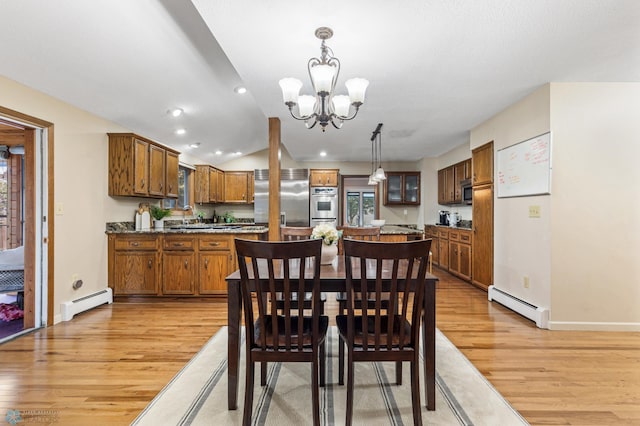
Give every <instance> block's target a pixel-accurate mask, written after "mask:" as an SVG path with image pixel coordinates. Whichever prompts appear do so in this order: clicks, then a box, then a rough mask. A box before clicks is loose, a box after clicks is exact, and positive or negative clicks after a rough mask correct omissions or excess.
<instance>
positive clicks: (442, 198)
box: [438, 169, 447, 205]
mask: <svg viewBox="0 0 640 426" xmlns="http://www.w3.org/2000/svg"><path fill="white" fill-rule="evenodd" d="M446 172H447V170H446V169H441V170H438V204H441V205H445V204H447V173H446Z"/></svg>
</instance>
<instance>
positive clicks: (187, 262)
mask: <svg viewBox="0 0 640 426" xmlns="http://www.w3.org/2000/svg"><path fill="white" fill-rule="evenodd" d="M184 267H185V269H186V268H188V267H189V261H188V260H185V261H184Z"/></svg>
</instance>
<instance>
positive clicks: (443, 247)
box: [438, 239, 449, 270]
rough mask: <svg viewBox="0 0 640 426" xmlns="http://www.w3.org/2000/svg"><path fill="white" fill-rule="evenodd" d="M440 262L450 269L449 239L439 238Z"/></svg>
mask: <svg viewBox="0 0 640 426" xmlns="http://www.w3.org/2000/svg"><path fill="white" fill-rule="evenodd" d="M438 246H439V247H438V256H439V261H440V262H439V264H440V267H441V268H442V269H445V270H448V269H449V240H443V239H439V240H438Z"/></svg>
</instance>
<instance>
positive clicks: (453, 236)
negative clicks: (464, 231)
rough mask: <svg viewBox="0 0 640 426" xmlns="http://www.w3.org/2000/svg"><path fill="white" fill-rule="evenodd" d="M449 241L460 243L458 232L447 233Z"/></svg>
mask: <svg viewBox="0 0 640 426" xmlns="http://www.w3.org/2000/svg"><path fill="white" fill-rule="evenodd" d="M449 240H450V241H460V232H458V231H449Z"/></svg>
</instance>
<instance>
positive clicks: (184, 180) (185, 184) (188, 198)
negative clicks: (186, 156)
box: [162, 164, 194, 211]
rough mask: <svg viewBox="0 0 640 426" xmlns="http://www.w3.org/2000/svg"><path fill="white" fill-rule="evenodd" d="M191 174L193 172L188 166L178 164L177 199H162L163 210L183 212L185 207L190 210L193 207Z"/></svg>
mask: <svg viewBox="0 0 640 426" xmlns="http://www.w3.org/2000/svg"><path fill="white" fill-rule="evenodd" d="M193 174H194V170H193V169H191V168H190V167H188V166H185V165H182V164H180V166H178V198H177V199H173V198H171V199H164V200H163V202H162V205H163V206H164V208H167V209H172V210H179V211H184V210H185V207H186V208H187V209H191V208H192V206H193V199H194V198H193Z"/></svg>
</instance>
